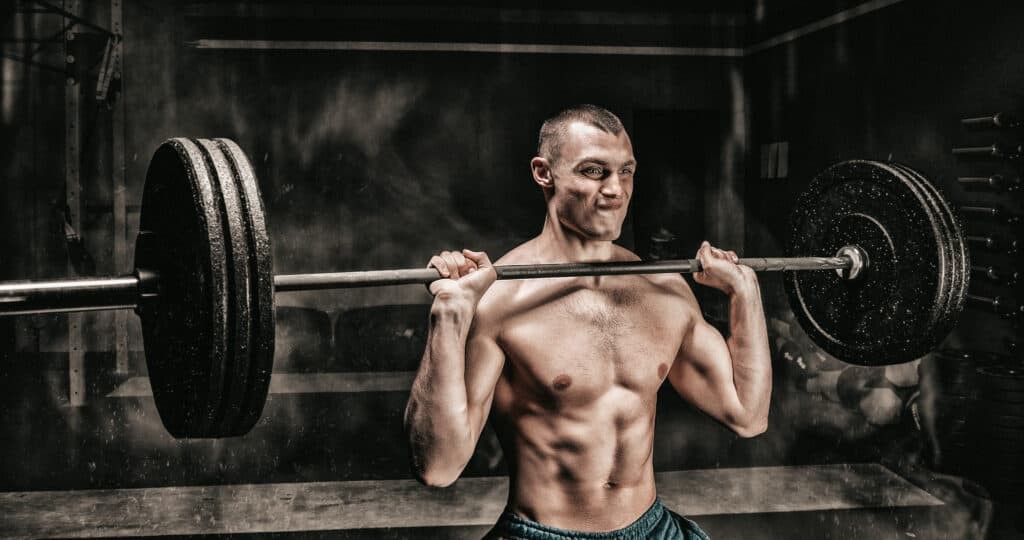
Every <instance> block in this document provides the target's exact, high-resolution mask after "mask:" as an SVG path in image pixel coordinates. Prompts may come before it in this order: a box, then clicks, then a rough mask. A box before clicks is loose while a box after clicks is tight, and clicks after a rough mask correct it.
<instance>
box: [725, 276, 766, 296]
mask: <svg viewBox="0 0 1024 540" xmlns="http://www.w3.org/2000/svg"><path fill="white" fill-rule="evenodd" d="M760 292H761V289H760V286H759V285H758V283H757V275H756V274H754V272H753V271H751V272H749V273H748V272H743V277H742V278H741V279H739V280H737V281H736V283H733V285H732V287H731V288H730V289H729V290H728V291H726V294H728V295H729V296H740V297H744V296H749V295H752V294H760Z"/></svg>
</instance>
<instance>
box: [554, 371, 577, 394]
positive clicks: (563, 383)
mask: <svg viewBox="0 0 1024 540" xmlns="http://www.w3.org/2000/svg"><path fill="white" fill-rule="evenodd" d="M551 386H554V387H555V390H565V389H566V388H569V387H570V386H572V377H569V376H568V375H566V374H565V373H563V374H561V375H559V376H557V377H555V380H554V381H552V383H551Z"/></svg>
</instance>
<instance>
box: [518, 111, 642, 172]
mask: <svg viewBox="0 0 1024 540" xmlns="http://www.w3.org/2000/svg"><path fill="white" fill-rule="evenodd" d="M573 122H584V123H586V124H589V125H591V126H594V127H596V128H597V129H600V130H601V131H604V132H606V133H611V134H612V135H618V134H619V133H622V131H623V130H624V129H625V128H624V127H622V120H619V117H618V116H615V114H614V113H612V112H611V111H609V110H608V109H605V108H604V107H598V106H597V105H590V104H588V103H584V104H582V105H574V106H572V107H569V108H568V109H565V110H563V111H561V112H559V113H558V114H556V115H554V116H552V117H551V118H548V119H547V120H545V121H544V124H543V125H541V126H540V136H539V137H538V138H537V155H538V156H540V157H542V158H545V159H547V160H548V161H549V162H551V164H554V163H555V161H557V160H558V158H559V157H560V151H561V149H562V141H563V140H564V139H565V133H566V131H567V130H568V129H569V124H571V123H573Z"/></svg>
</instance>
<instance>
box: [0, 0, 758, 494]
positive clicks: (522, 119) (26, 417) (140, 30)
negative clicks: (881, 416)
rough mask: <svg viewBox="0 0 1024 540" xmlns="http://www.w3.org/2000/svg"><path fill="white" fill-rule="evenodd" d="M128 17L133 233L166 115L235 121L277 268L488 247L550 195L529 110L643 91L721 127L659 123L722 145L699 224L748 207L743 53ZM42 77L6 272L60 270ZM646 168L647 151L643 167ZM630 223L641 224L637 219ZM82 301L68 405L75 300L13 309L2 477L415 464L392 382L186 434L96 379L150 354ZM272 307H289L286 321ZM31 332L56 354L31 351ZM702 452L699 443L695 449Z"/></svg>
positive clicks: (652, 106)
mask: <svg viewBox="0 0 1024 540" xmlns="http://www.w3.org/2000/svg"><path fill="white" fill-rule="evenodd" d="M95 16H96V19H97V20H102V18H103V17H104V16H105V15H103V14H95ZM124 19H125V23H124V24H125V57H124V80H123V87H122V99H123V100H124V103H125V104H126V112H125V120H126V125H125V156H126V164H127V170H126V175H125V176H126V188H127V194H126V199H127V201H128V202H129V208H128V212H129V215H128V229H129V230H128V236H129V238H130V239H131V238H134V235H135V233H136V232H137V228H138V211H139V208H138V201H140V199H141V188H142V186H143V182H144V178H145V172H146V168H147V166H148V163H149V159H150V157H151V156H152V153H153V151H154V149H155V148H156V147H157V145H159V144H160V142H161V141H163V140H165V139H167V138H170V137H177V136H187V137H228V138H232V139H234V140H236V141H237V142H238V143H239V144H240V145H241V146H242V148H243V149H244V150H245V151H246V152H247V153H248V155H249V156H250V158H251V160H252V162H253V165H254V166H255V169H256V172H257V174H258V176H259V179H260V187H261V189H262V193H263V198H264V200H265V203H266V207H267V213H268V221H269V226H270V233H271V237H272V241H273V250H274V251H273V255H274V260H275V271H276V272H277V273H292V272H315V271H332V270H348V269H352V270H356V269H367V268H387V267H392V268H396V267H419V266H422V265H425V264H426V261H427V260H428V259H429V257H430V255H432V254H433V253H435V252H436V251H438V250H441V249H450V248H457V247H462V246H467V247H472V248H475V249H485V250H487V251H489V252H490V253H491V255H492V257H496V256H498V255H500V254H502V253H503V252H505V251H506V250H508V249H510V248H512V247H513V246H515V245H516V244H517V243H519V242H521V241H523V240H525V239H527V238H529V237H531V236H533V235H535V234H537V233H538V232H539V230H540V226H541V219H542V216H543V198H542V196H541V193H540V192H539V189H538V188H537V187H536V186H535V184H534V183H533V182H532V181H531V178H530V172H529V166H528V165H529V160H530V158H531V157H532V156H533V155H534V151H535V144H536V136H537V130H538V128H539V126H540V123H541V122H542V120H543V119H544V118H545V117H546V116H548V115H550V114H552V113H554V112H557V111H558V110H559V109H561V108H563V107H565V106H567V105H570V104H574V103H579V102H593V103H598V104H601V105H604V106H606V107H608V108H610V109H611V110H613V111H615V112H616V113H618V114H619V115H620V116H621V117H622V119H623V121H624V122H625V124H626V126H627V129H628V130H631V131H632V130H633V129H634V128H635V127H636V126H635V122H634V115H635V114H636V113H637V112H638V111H642V112H643V114H645V115H648V116H651V115H657V114H658V113H659V112H665V113H667V114H670V115H671V114H676V113H680V112H685V113H687V114H690V113H694V114H700V115H702V118H707V119H708V120H707V123H709V124H711V125H713V126H714V129H713V130H712V131H711V132H710V133H709V134H707V135H702V134H701V133H694V130H696V129H697V126H679V129H681V130H691V131H690V132H689V133H688V134H687V135H686V136H685V137H673V138H672V139H671V140H670V141H669V142H665V141H660V142H662V143H663V144H662V146H663V147H665V148H667V149H668V150H671V148H672V144H673V143H672V142H671V141H676V140H678V141H679V143H680V144H684V143H687V141H690V140H692V139H694V138H701V137H702V136H704V137H705V138H707V137H710V140H709V141H705V142H707V143H708V145H709V146H710V147H711V148H712V151H711V152H710V153H711V154H712V155H711V156H709V157H708V161H707V164H706V165H707V167H708V169H707V171H705V174H704V176H705V178H701V179H699V180H700V181H702V182H705V183H706V184H707V185H708V186H709V187H708V188H707V189H703V190H700V191H698V193H701V195H702V197H703V200H698V201H691V202H690V203H689V204H692V205H694V207H697V206H700V205H702V204H708V205H709V208H711V210H709V211H707V212H703V211H702V212H701V216H702V222H703V224H705V225H708V224H709V223H711V224H713V225H714V226H712V227H708V230H709V231H710V233H709V237H711V238H712V239H716V240H717V239H718V238H723V239H727V238H734V239H735V238H739V239H742V220H741V219H740V220H731V221H729V222H727V223H725V225H724V226H723V225H720V224H718V222H717V221H713V220H714V218H715V216H716V215H718V212H719V211H720V210H721V209H722V208H732V209H733V211H734V213H736V212H735V211H736V210H737V209H738V208H739V207H738V206H737V205H738V202H739V201H740V196H739V195H738V194H737V193H736V189H737V187H736V186H735V183H736V181H737V179H738V178H739V177H740V175H739V172H738V168H739V167H741V166H742V160H741V158H742V149H743V145H742V142H743V140H744V139H745V134H744V133H743V132H742V131H740V132H737V131H736V129H735V126H736V124H735V122H734V120H735V118H736V117H737V115H738V114H741V113H742V107H740V109H739V110H737V109H736V107H737V105H736V104H737V103H740V104H742V102H743V92H742V85H741V84H739V83H740V82H741V81H742V79H741V78H739V77H738V70H739V69H738V68H739V63H738V61H737V60H735V59H730V58H721V57H683V58H673V57H662V56H610V55H549V54H537V55H519V54H500V55H498V54H472V53H385V52H331V51H222V50H209V49H197V48H194V47H193V46H191V45H190V44H189V42H190V41H191V40H192V39H195V38H196V37H200V36H197V35H196V24H197V22H196V20H195V18H194V17H192V16H191V15H189V11H188V10H180V9H178V6H174V5H173V4H170V3H163V2H141V3H136V2H132V3H125V14H124ZM249 22H251V21H249ZM263 22H264V23H267V24H269V23H270V22H272V21H263ZM204 24H205V23H204ZM242 24H248V23H247V22H239V21H237V20H235V21H232V20H227V21H219V22H216V24H205V25H204V26H202V28H203V31H209V32H211V35H215V34H216V32H219V31H221V30H224V31H226V32H229V31H230V26H231V25H242ZM323 26H324V25H321V26H320V28H321V30H323ZM206 37H208V36H206ZM334 38H335V39H337V36H334ZM458 38H459V36H451V39H453V40H457V39H458ZM58 59H59V58H58ZM26 84H27V83H26ZM34 84H35V85H34V86H30V87H26V88H25V89H24V94H25V96H27V97H26V100H27V101H25V102H24V103H25V106H26V109H24V111H23V112H22V113H21V115H20V116H18V117H17V118H15V119H14V120H13V123H14V125H15V127H17V129H19V130H22V131H21V132H22V133H28V132H32V133H34V136H35V137H36V138H37V139H38V140H39V142H37V143H36V144H38V145H41V149H40V150H39V151H38V152H37V153H36V154H33V155H34V156H36V157H34V158H33V159H34V160H35V161H34V162H30V163H36V164H37V165H36V169H38V170H39V171H43V170H44V169H45V175H46V177H47V179H48V180H47V183H46V184H35V183H33V178H34V175H35V174H36V173H35V172H33V171H36V169H32V167H31V166H29V165H28V164H24V163H23V162H22V161H18V160H21V159H22V158H17V159H16V160H15V162H17V163H20V165H18V166H17V167H16V168H12V173H11V176H10V178H12V180H11V184H12V185H13V186H14V187H13V188H12V190H11V193H12V194H13V195H16V196H18V197H27V198H29V199H31V201H32V205H30V206H21V205H20V203H17V202H15V201H13V200H12V201H10V202H7V201H5V208H6V209H8V210H9V211H10V214H9V215H8V216H5V217H4V218H3V219H5V220H8V221H9V222H11V223H19V225H18V227H17V228H16V229H14V230H16V231H17V233H16V234H11V235H9V236H5V237H4V241H5V242H6V245H7V246H8V247H10V248H11V250H12V251H13V252H15V253H18V261H19V262H18V266H16V267H14V266H12V267H10V268H9V269H8V268H5V269H4V270H5V275H4V276H3V277H5V278H14V277H21V276H31V277H38V278H41V277H51V276H61V275H65V273H66V272H67V268H66V254H65V252H64V251H63V249H64V247H63V244H62V238H61V236H60V234H59V231H60V229H59V227H58V228H56V229H53V227H56V226H57V223H55V222H54V218H53V217H52V216H39V217H37V218H33V219H32V220H30V221H25V220H26V218H27V217H30V216H34V215H36V214H38V213H39V210H38V209H39V208H40V207H45V205H46V204H51V203H52V204H59V203H60V201H62V198H63V162H62V155H63V154H62V148H63V144H64V141H63V136H62V126H63V115H62V107H63V103H62V100H63V86H62V84H61V78H60V77H59V76H58V77H53V78H52V79H47V80H41V81H40V82H38V83H34ZM86 89H87V90H88V83H86ZM86 97H88V94H87V93H86ZM29 99H31V100H35V101H30V100H29ZM83 102H84V103H90V102H89V101H88V99H84V101H83ZM90 106H92V107H95V106H96V105H94V104H91V103H90ZM100 111H101V113H102V109H100ZM33 115H35V116H33ZM44 120H45V121H44ZM657 131H658V132H661V133H665V131H666V130H665V129H663V128H659V130H657ZM649 133H651V132H649ZM670 135H671V133H670ZM97 137H98V135H97ZM719 148H721V150H719ZM20 151H21V150H19V152H20ZM638 152H640V151H639V150H638ZM11 154H12V155H13V154H15V152H13V151H12V152H11ZM651 154H652V152H648V155H651ZM19 155H20V154H19ZM52 156H60V157H56V158H55V157H52ZM677 157H678V156H666V157H665V158H664V159H668V160H671V159H676V158H677ZM12 159H13V158H12ZM83 159H88V160H92V161H100V162H103V163H108V164H109V151H108V150H102V151H101V150H96V149H90V150H89V152H88V155H87V156H85V157H83ZM644 159H648V158H644ZM653 159H655V156H653V155H652V156H651V160H653ZM651 170H652V171H657V170H658V167H652V168H651ZM105 171H106V169H104V170H100V171H99V172H97V173H96V174H91V175H87V176H84V177H83V183H84V184H85V188H84V189H90V190H93V191H90V193H94V192H95V195H94V196H93V195H91V196H90V199H89V200H90V201H92V203H88V202H87V204H93V206H94V207H95V208H96V213H97V214H102V212H104V211H106V212H108V213H109V176H108V174H107V173H106V172H105ZM40 174H41V172H40ZM653 174H655V173H654V172H652V175H653ZM643 175H644V173H643V165H642V164H641V168H640V172H639V174H638V177H637V178H638V182H643V178H644V176H643ZM722 178H725V180H726V181H724V182H722V181H720V180H721V179H722ZM653 181H654V179H652V182H653ZM638 189H639V188H638ZM104 190H105V191H104ZM46 201H51V203H47V202H46ZM104 201H105V203H104ZM103 204H106V205H107V206H105V207H104V206H103ZM33 212H34V213H33ZM644 230H647V229H644ZM43 231H47V232H45V233H44V232H43ZM84 234H85V235H86V236H87V242H88V245H89V246H90V248H91V251H92V252H93V254H94V256H95V257H96V258H97V260H98V265H97V266H98V268H97V269H98V271H100V272H104V273H106V272H119V271H124V270H126V269H114V268H112V267H111V266H112V265H111V262H110V256H109V246H110V245H111V243H112V242H111V239H112V231H111V224H110V223H109V221H108V222H106V223H99V224H96V225H92V226H90V227H89V228H88V230H86V231H84ZM716 235H717V236H716ZM43 239H47V242H49V244H47V245H51V244H52V249H51V248H47V249H49V250H50V251H46V252H43V251H42V249H43V248H42V247H39V244H40V243H41V242H42V241H43ZM621 242H622V243H623V244H624V245H627V246H632V245H633V244H634V238H633V234H632V227H627V234H626V235H624V237H623V238H622V239H621ZM732 244H733V245H735V242H732ZM51 252H52V253H51ZM22 261H34V262H33V263H29V262H22ZM30 264H34V266H32V267H31V268H28V266H29V265H30ZM27 270H31V271H27ZM429 300H430V298H429V295H428V294H427V292H426V291H425V290H424V288H423V287H420V286H409V287H392V288H384V289H367V290H352V291H344V292H316V293H296V294H289V295H279V296H278V298H277V302H278V304H279V305H286V306H305V307H311V308H315V309H317V310H320V311H321V312H323V313H327V314H329V315H330V317H331V318H332V320H333V321H332V322H334V321H337V320H338V318H339V312H340V311H341V310H344V309H349V308H359V307H363V306H378V305H384V304H407V303H421V304H422V303H427V302H429ZM293 313H297V312H293ZM296 316H298V315H296ZM87 319H88V320H90V321H92V323H91V325H92V326H91V329H90V330H89V331H88V336H89V339H91V340H92V341H91V342H90V345H89V347H88V350H89V351H90V353H93V352H95V353H97V354H95V355H93V354H90V356H89V357H88V358H87V368H86V377H87V378H88V382H89V395H88V398H87V404H86V406H84V407H80V408H69V407H67V405H66V390H65V388H66V385H67V372H66V360H65V359H64V357H63V355H62V354H60V351H61V350H63V349H64V348H65V347H66V345H65V343H64V339H65V337H64V336H66V327H65V322H64V320H65V318H64V317H62V316H59V315H55V316H47V317H33V318H19V319H18V320H17V321H15V322H13V323H11V324H12V325H14V326H8V327H7V328H13V333H14V334H15V335H16V336H22V337H18V338H17V339H15V341H16V343H15V347H16V349H17V350H18V351H19V352H20V353H23V354H22V355H21V356H19V357H18V361H17V362H16V363H11V364H8V365H6V366H4V367H3V371H2V374H3V377H2V380H3V381H4V382H3V384H2V385H0V390H2V391H3V393H4V394H5V396H6V397H5V399H6V400H7V401H5V403H4V407H3V410H4V416H3V422H2V424H3V426H5V427H6V432H7V433H9V438H8V439H7V440H8V441H9V443H8V442H5V443H4V445H3V446H2V448H0V451H2V454H0V458H2V459H0V461H2V462H3V463H7V464H12V466H11V467H8V468H4V469H2V470H0V473H2V474H0V485H2V486H3V487H4V488H5V489H38V488H43V487H49V488H59V487H65V488H69V487H86V486H92V487H96V486H123V485H135V486H142V485H161V484H202V483H218V482H223V483H238V482H251V481H298V480H303V479H305V480H327V479H352V478H381V477H406V476H408V468H407V457H406V454H405V448H404V443H403V439H402V427H401V413H402V408H403V406H404V402H405V399H406V395H405V393H404V392H377V393H359V394H341V393H337V394H330V393H321V394H272V395H271V396H270V399H269V401H268V405H267V408H266V410H265V412H264V415H263V418H262V420H261V422H260V424H259V425H258V426H257V427H256V428H255V429H254V430H253V432H252V433H250V434H249V435H247V436H246V437H243V438H240V439H232V440H223V441H202V440H199V441H176V440H173V439H171V438H170V437H169V436H168V435H167V433H166V432H164V430H163V428H162V427H161V425H160V422H159V418H158V416H157V414H156V411H155V409H154V408H153V405H152V401H151V400H150V399H149V398H145V397H134V398H109V397H106V395H107V393H109V392H110V391H112V390H113V389H114V388H116V387H118V385H120V384H121V383H123V382H124V380H125V379H126V378H128V377H130V376H138V375H143V374H144V373H145V371H144V369H145V368H144V364H143V363H142V362H141V360H140V357H139V355H135V356H133V359H134V360H133V363H132V368H131V372H130V373H128V374H120V375H115V374H112V373H111V371H112V367H113V366H112V362H111V360H110V358H109V355H108V354H107V353H108V352H109V351H110V350H111V349H112V348H113V346H112V340H111V335H112V331H111V330H110V323H111V320H110V319H109V318H106V319H105V318H104V316H103V315H96V314H90V315H87ZM284 319H285V317H282V318H281V320H279V322H280V323H281V326H282V327H284V326H287V325H288V321H285V320H284ZM131 321H132V322H131V325H132V334H131V336H130V347H131V348H132V349H133V350H135V351H138V350H140V349H141V347H142V341H141V336H140V335H139V332H138V327H137V322H136V321H135V320H134V318H132V319H131ZM317 321H318V324H321V323H322V324H321V326H323V327H325V328H328V330H327V331H328V332H329V328H330V324H329V323H324V322H323V318H322V317H321V318H320V319H317ZM421 322H422V323H425V317H424V318H423V320H422V321H421ZM35 326H41V327H42V329H41V330H40V329H36V328H35ZM298 326H301V325H298V324H297V325H296V327H298ZM308 326H309V325H307V327H308ZM304 328H305V330H302V331H306V332H308V328H306V327H304ZM296 334H297V335H299V334H301V331H299V330H296ZM319 337H322V336H319ZM309 341H313V340H312V339H310V340H309ZM303 346H305V347H306V350H316V347H313V346H311V345H310V344H309V343H298V342H296V341H295V340H294V339H293V338H288V339H282V340H280V341H279V343H278V356H279V357H280V356H289V355H290V353H291V352H294V351H293V349H296V348H299V347H303ZM40 350H43V351H56V354H54V355H52V356H47V357H45V359H44V361H40V357H39V355H38V354H37V353H38V351H40ZM303 354H305V353H303ZM332 354H333V353H332V351H331V350H330V348H329V345H328V346H326V348H320V349H319V350H318V353H317V354H314V356H318V358H314V359H305V360H304V361H305V362H306V363H305V364H304V365H303V367H302V369H304V370H307V369H311V368H310V365H312V364H314V363H316V362H317V361H319V362H320V366H321V369H326V368H327V367H328V364H330V363H331V361H332V359H331V355H332ZM385 360H389V359H385ZM412 360H415V359H412ZM406 363H407V362H406ZM278 367H282V366H280V365H279V366H278ZM676 405H677V406H679V404H678V403H676ZM41 425H45V426H47V427H45V428H40V427H39V426H41ZM716 429H718V428H716ZM723 437H725V435H724V432H723ZM487 441H490V442H487ZM483 444H484V445H485V446H486V445H487V444H491V446H493V440H490V439H488V438H487V437H485V443H483ZM482 452H483V455H482V457H478V458H476V460H475V461H474V462H473V463H471V465H470V468H469V474H482V473H488V472H493V471H494V470H496V469H495V467H497V466H498V464H497V462H495V461H493V460H494V459H495V457H494V455H495V454H494V451H493V448H492V449H491V450H490V451H488V450H487V449H486V448H485V449H484V450H483V451H482ZM713 454H714V449H713V448H711V447H710V446H709V447H708V448H707V451H706V455H707V456H711V455H713ZM702 455H705V454H702ZM670 456H671V455H670V454H666V455H665V457H664V458H662V459H663V461H664V462H665V463H666V464H668V463H675V462H676V459H675V458H672V457H670ZM126 471H128V472H127V473H126Z"/></svg>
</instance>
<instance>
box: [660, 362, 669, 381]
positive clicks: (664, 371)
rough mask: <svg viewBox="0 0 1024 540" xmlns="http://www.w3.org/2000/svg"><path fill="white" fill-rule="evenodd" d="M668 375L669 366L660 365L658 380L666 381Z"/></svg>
mask: <svg viewBox="0 0 1024 540" xmlns="http://www.w3.org/2000/svg"><path fill="white" fill-rule="evenodd" d="M665 375H668V364H658V378H659V379H664V378H665Z"/></svg>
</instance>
